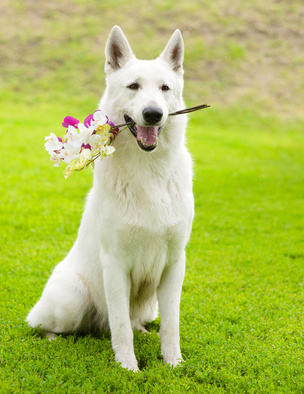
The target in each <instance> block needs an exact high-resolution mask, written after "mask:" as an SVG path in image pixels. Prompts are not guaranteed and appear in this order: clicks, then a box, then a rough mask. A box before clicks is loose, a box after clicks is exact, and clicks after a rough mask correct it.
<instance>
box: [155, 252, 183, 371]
mask: <svg viewBox="0 0 304 394" xmlns="http://www.w3.org/2000/svg"><path fill="white" fill-rule="evenodd" d="M184 275H185V254H184V253H183V254H182V256H180V258H179V259H178V261H177V262H176V263H174V264H172V265H169V266H168V267H167V268H165V270H164V272H163V275H162V279H161V282H160V285H159V288H158V291H157V295H158V302H159V309H160V317H161V325H160V330H159V336H160V340H161V353H162V356H163V361H164V363H167V364H171V365H173V366H176V365H177V364H178V363H179V362H180V361H181V360H182V356H181V352H180V345H179V304H180V296H181V290H182V284H183V280H184Z"/></svg>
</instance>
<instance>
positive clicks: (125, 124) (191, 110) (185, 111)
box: [112, 104, 210, 129]
mask: <svg viewBox="0 0 304 394" xmlns="http://www.w3.org/2000/svg"><path fill="white" fill-rule="evenodd" d="M209 107H210V105H208V104H201V105H196V106H195V107H190V108H185V109H181V110H179V111H176V112H171V113H170V114H169V116H174V115H183V114H188V113H190V112H194V111H198V110H200V109H204V108H209ZM134 124H135V122H128V123H122V124H118V125H115V126H113V127H112V129H119V128H120V127H125V126H126V127H129V126H133V125H134Z"/></svg>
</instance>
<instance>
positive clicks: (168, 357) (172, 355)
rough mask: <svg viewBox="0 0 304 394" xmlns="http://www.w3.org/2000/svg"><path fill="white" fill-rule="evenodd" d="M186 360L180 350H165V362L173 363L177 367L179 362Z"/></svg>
mask: <svg viewBox="0 0 304 394" xmlns="http://www.w3.org/2000/svg"><path fill="white" fill-rule="evenodd" d="M183 361H184V360H183V359H182V355H181V354H180V352H178V353H176V352H170V351H168V352H163V363H164V364H169V365H172V366H173V367H176V366H177V364H180V363H181V362H183Z"/></svg>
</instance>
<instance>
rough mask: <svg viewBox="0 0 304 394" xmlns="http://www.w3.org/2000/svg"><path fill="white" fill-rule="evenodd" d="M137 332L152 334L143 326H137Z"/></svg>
mask: <svg viewBox="0 0 304 394" xmlns="http://www.w3.org/2000/svg"><path fill="white" fill-rule="evenodd" d="M135 330H136V331H140V332H141V333H142V334H151V332H150V331H148V330H146V329H145V327H144V326H141V325H139V326H136V327H135Z"/></svg>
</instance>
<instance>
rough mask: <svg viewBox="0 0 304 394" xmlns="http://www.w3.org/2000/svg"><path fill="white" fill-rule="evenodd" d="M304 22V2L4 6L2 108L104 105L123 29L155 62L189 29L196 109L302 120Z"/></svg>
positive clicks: (80, 0)
mask: <svg viewBox="0 0 304 394" xmlns="http://www.w3.org/2000/svg"><path fill="white" fill-rule="evenodd" d="M303 19H304V5H303V1H302V0H293V1H291V2H287V1H282V0H269V1H264V0H252V1H250V2H249V1H242V0H236V1H233V2H230V1H226V0H215V1H214V0H197V1H191V0H182V1H181V0H150V1H138V0H130V1H123V0H118V1H115V0H114V1H113V0H102V1H99V0H61V1H54V0H50V1H44V0H24V1H23V0H1V4H0V21H1V23H0V76H1V79H0V90H1V101H3V100H4V101H7V100H13V101H14V102H16V101H21V102H25V103H27V104H31V105H37V103H38V102H41V101H42V102H54V101H56V102H57V103H58V101H59V102H63V103H64V102H71V103H72V102H87V100H89V101H90V100H91V103H94V104H95V103H97V102H98V100H99V97H100V96H101V94H102V92H103V89H104V73H103V65H104V60H105V57H104V46H105V43H106V39H107V36H108V34H109V31H110V29H111V27H112V26H113V25H115V24H118V25H120V26H121V28H122V29H123V30H124V32H125V34H126V35H127V37H128V39H129V41H130V43H131V46H132V49H133V50H134V52H135V54H136V55H137V56H138V57H139V58H146V59H151V58H154V57H156V56H157V55H158V54H159V53H160V51H161V50H162V49H163V47H164V45H165V44H166V42H167V40H168V38H169V37H170V35H171V34H172V32H173V31H174V29H176V28H179V29H181V31H182V33H183V36H184V41H185V47H186V54H185V79H186V84H185V99H186V103H187V104H193V103H201V102H208V103H209V104H211V105H212V106H213V107H217V108H225V107H226V108H227V107H232V108H235V106H241V107H246V108H251V109H254V110H255V111H258V112H259V113H262V114H264V113H273V114H277V115H279V116H284V117H302V116H303V111H302V108H303V105H302V103H303V100H304V89H303V87H302V85H303V83H302V82H303V80H304V67H303V66H304V62H303V41H304V28H303Z"/></svg>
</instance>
